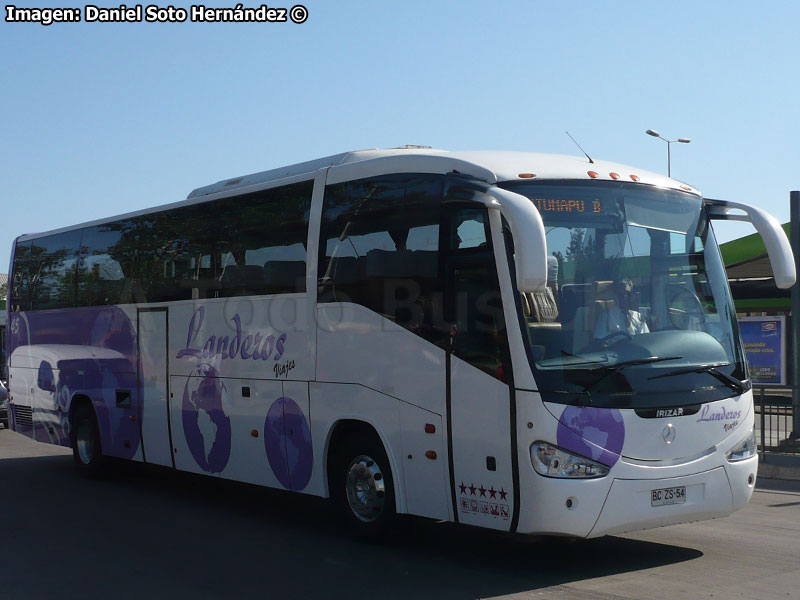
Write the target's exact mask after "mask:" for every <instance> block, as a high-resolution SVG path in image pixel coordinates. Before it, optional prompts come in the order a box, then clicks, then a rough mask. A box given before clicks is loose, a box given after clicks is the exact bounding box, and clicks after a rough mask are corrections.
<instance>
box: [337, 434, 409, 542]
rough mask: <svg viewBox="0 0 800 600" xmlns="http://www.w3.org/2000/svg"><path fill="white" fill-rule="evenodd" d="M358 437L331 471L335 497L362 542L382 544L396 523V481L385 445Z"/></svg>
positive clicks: (345, 442)
mask: <svg viewBox="0 0 800 600" xmlns="http://www.w3.org/2000/svg"><path fill="white" fill-rule="evenodd" d="M373 438H375V436H354V437H353V438H351V439H347V440H343V441H342V444H341V446H340V447H339V448H338V449H336V455H335V458H334V460H333V465H332V469H331V472H330V481H329V484H330V491H331V498H332V499H333V502H334V503H335V505H336V507H337V509H338V512H339V513H340V514H341V516H342V517H343V519H344V520H345V522H346V523H347V524H348V527H349V528H350V529H351V531H353V533H354V534H355V536H356V537H357V538H359V539H363V540H369V541H381V540H382V539H384V538H386V537H388V536H389V535H390V534H391V528H392V525H393V524H394V520H395V516H396V512H395V497H394V480H393V479H392V472H391V468H390V466H389V459H388V458H387V456H386V451H385V450H384V449H383V444H381V443H380V441H379V440H378V439H373Z"/></svg>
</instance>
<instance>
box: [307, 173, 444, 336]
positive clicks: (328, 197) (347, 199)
mask: <svg viewBox="0 0 800 600" xmlns="http://www.w3.org/2000/svg"><path fill="white" fill-rule="evenodd" d="M442 186H443V177H442V176H437V175H407V174H403V175H388V176H382V177H375V178H370V179H362V180H359V181H351V182H346V183H342V184H336V185H331V186H328V187H327V188H326V190H325V202H324V204H323V210H322V225H321V233H320V264H319V278H320V288H319V300H320V302H330V301H338V302H355V303H357V304H361V305H363V306H366V307H368V308H370V309H372V310H374V311H375V312H377V313H379V314H381V315H382V316H384V317H385V318H387V319H390V320H392V321H394V322H396V323H397V324H398V325H401V326H403V327H405V328H407V329H410V330H411V331H414V332H415V333H417V334H418V335H421V336H423V337H425V338H427V339H430V340H432V341H434V342H436V343H440V344H442V343H443V341H444V338H445V337H446V333H443V331H445V330H446V329H445V328H443V327H442V326H441V324H442V302H443V295H442V286H441V278H440V271H441V267H440V261H439V236H440V234H439V223H440V220H441V195H442ZM437 315H438V318H437ZM437 323H438V326H437Z"/></svg>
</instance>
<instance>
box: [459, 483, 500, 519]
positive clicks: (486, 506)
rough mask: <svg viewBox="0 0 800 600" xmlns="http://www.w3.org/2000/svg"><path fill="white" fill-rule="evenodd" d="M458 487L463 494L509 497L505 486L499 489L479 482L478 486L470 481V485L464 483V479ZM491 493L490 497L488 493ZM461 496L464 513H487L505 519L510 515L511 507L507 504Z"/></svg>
mask: <svg viewBox="0 0 800 600" xmlns="http://www.w3.org/2000/svg"><path fill="white" fill-rule="evenodd" d="M458 489H459V491H460V492H461V495H462V496H466V497H469V496H475V497H477V498H488V499H497V496H498V495H499V496H500V500H506V501H507V498H508V492H507V491H506V489H505V488H504V487H501V488H500V489H499V490H498V489H496V488H495V487H494V486H493V485H491V486H489V487H488V488H487V487H486V486H485V485H483V484H482V483H479V484H478V485H477V486H476V485H475V484H474V483H473V482H471V481H470V483H469V485H467V484H466V483H464V482H463V481H462V482H461V483H459V485H458ZM487 492H488V493H489V495H488V497H487V495H486V493H487ZM466 497H465V498H461V500H460V501H459V505H460V506H461V512H464V513H472V514H474V515H481V516H483V515H485V516H491V517H500V518H502V519H504V520H507V519H508V518H509V516H510V512H511V511H510V507H509V506H508V505H507V504H497V503H495V502H485V501H481V502H479V501H478V500H468V499H467V498H466Z"/></svg>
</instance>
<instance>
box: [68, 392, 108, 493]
mask: <svg viewBox="0 0 800 600" xmlns="http://www.w3.org/2000/svg"><path fill="white" fill-rule="evenodd" d="M72 458H73V460H74V462H75V467H76V469H77V470H78V473H80V474H81V475H82V476H84V477H87V478H89V479H99V478H101V477H103V476H104V475H106V461H105V459H104V457H103V449H102V446H101V445H100V429H99V427H98V426H97V418H96V417H95V414H94V410H93V409H92V407H91V404H89V403H88V402H84V403H81V404H80V405H79V406H77V407H76V408H75V414H74V416H73V418H72Z"/></svg>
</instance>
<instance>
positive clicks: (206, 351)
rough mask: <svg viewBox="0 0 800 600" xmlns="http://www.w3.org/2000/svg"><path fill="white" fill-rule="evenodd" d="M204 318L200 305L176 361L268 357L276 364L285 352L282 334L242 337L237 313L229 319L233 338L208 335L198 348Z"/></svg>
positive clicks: (252, 334) (203, 309) (259, 358)
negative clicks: (233, 330)
mask: <svg viewBox="0 0 800 600" xmlns="http://www.w3.org/2000/svg"><path fill="white" fill-rule="evenodd" d="M205 315H206V309H205V307H204V306H201V307H199V308H198V309H197V310H195V311H194V314H193V315H192V318H191V320H190V321H189V329H188V331H187V333H186V346H185V347H184V348H183V349H182V350H180V351H178V353H177V354H176V355H175V356H176V358H183V357H184V356H193V357H195V358H203V359H213V358H219V359H221V360H226V359H229V358H238V359H241V360H267V359H268V358H272V359H273V360H275V361H278V360H280V358H281V357H282V356H283V353H284V352H285V344H286V334H285V333H282V334H280V335H279V336H278V337H275V335H273V334H270V335H267V336H265V335H264V334H263V332H261V331H256V332H255V333H244V334H243V332H242V318H241V317H240V316H239V314H238V313H236V314H235V315H233V317H232V318H231V321H233V326H234V329H235V331H236V333H235V334H234V335H233V336H229V335H220V336H216V335H211V336H208V337H207V338H206V339H205V340H204V341H203V342H202V345H201V344H200V343H199V340H198V337H199V335H200V332H201V331H202V329H203V322H204V321H205ZM276 376H277V373H276Z"/></svg>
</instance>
